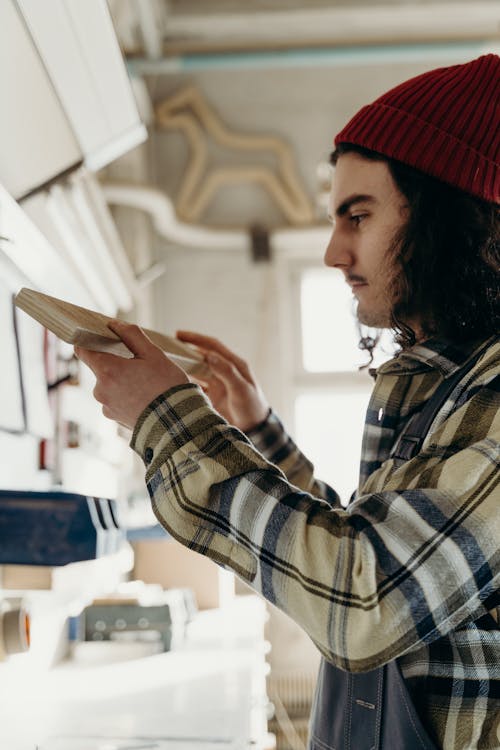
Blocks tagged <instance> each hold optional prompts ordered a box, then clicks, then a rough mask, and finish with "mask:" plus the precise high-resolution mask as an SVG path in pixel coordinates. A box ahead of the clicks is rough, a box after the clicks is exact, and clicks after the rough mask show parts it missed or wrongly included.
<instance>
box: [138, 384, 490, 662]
mask: <svg viewBox="0 0 500 750" xmlns="http://www.w3.org/2000/svg"><path fill="white" fill-rule="evenodd" d="M499 379H500V377H499V376H497V378H496V379H495V380H494V381H493V382H492V383H490V384H489V385H488V386H485V387H481V388H475V389H471V391H470V393H471V395H470V398H467V400H465V402H463V403H461V405H460V406H459V407H458V408H457V409H456V410H455V411H453V413H452V414H450V416H449V417H448V418H447V419H445V420H444V421H443V422H442V423H441V425H440V426H439V427H437V428H436V429H435V430H434V431H433V432H432V433H429V435H428V436H427V438H426V440H425V441H424V444H423V447H422V450H421V452H420V453H419V454H418V456H416V457H415V458H414V459H412V460H411V461H408V462H407V463H406V464H403V465H402V466H398V467H396V466H391V462H390V460H389V461H386V462H384V463H383V464H382V466H381V467H380V468H379V469H378V470H377V471H375V472H374V473H373V474H372V475H371V476H370V478H369V480H368V481H367V483H366V484H365V486H364V487H362V488H361V492H360V494H359V496H358V497H357V499H356V500H355V501H354V502H352V503H351V504H350V506H349V507H348V508H346V509H343V508H332V507H331V506H330V505H329V504H328V503H327V502H325V501H324V500H323V499H322V498H317V497H314V496H313V495H312V494H310V493H309V492H305V491H303V490H300V489H298V488H297V487H296V486H294V485H292V484H290V482H289V480H288V479H287V478H286V476H285V474H284V473H283V472H282V471H281V469H280V468H279V467H278V466H276V465H275V464H272V463H270V462H268V461H267V460H266V459H265V458H264V456H263V455H262V454H261V453H259V452H258V451H257V450H256V449H255V448H254V447H253V446H252V444H251V443H250V441H249V440H248V438H247V437H246V436H245V435H244V434H243V433H241V432H239V431H238V430H237V429H235V428H234V427H232V426H230V425H228V424H227V423H226V422H225V421H224V420H223V419H222V418H221V417H220V416H219V415H218V414H217V413H216V412H215V411H213V409H211V407H210V405H209V403H208V401H207V400H206V398H205V396H204V394H203V393H202V391H201V390H200V389H198V387H197V386H193V385H191V384H188V385H184V386H179V387H177V388H174V389H172V390H170V391H168V392H167V393H166V394H163V395H162V396H159V397H158V398H157V399H156V400H155V401H153V403H152V404H150V405H149V407H148V408H147V409H146V410H145V411H144V412H143V414H142V415H141V417H140V419H139V421H138V423H137V425H136V428H135V430H134V434H133V437H132V443H131V445H132V447H133V448H134V449H135V450H136V451H137V452H138V453H139V454H140V455H141V456H142V457H143V459H144V461H145V463H146V467H147V470H146V481H147V486H148V490H149V493H150V496H151V500H152V504H153V509H154V511H155V513H156V515H157V517H158V519H159V521H160V522H161V523H162V525H163V526H164V527H165V528H166V529H167V530H168V531H169V532H170V533H171V534H172V536H173V537H175V538H176V539H178V540H179V541H180V542H182V543H183V544H185V545H187V546H189V547H190V548H192V549H194V550H196V551H197V552H200V553H201V554H204V555H207V556H208V557H210V558H211V559H213V560H214V561H215V562H218V563H221V564H224V565H227V566H228V567H230V568H232V569H233V570H234V571H235V572H236V573H237V574H238V575H240V576H241V577H242V578H243V579H244V580H246V581H247V582H248V583H249V584H250V585H251V586H252V587H253V588H254V589H255V590H256V591H258V592H260V593H261V594H262V595H263V596H265V597H266V598H267V599H268V600H269V601H271V602H272V603H273V604H275V605H277V606H278V607H279V608H281V609H282V610H283V611H284V612H286V613H287V614H288V615H289V616H290V617H292V619H294V620H295V621H296V622H297V623H298V624H299V625H301V626H302V628H303V629H304V630H305V631H306V632H307V633H308V634H309V636H310V637H311V638H312V639H313V641H314V642H315V643H316V644H317V646H318V648H319V649H320V650H321V652H322V653H323V655H324V656H325V657H326V658H327V659H328V660H329V661H331V662H332V663H334V664H335V665H336V666H339V667H340V668H343V669H346V670H349V671H366V670H369V669H374V668H375V667H377V666H380V665H381V664H384V663H386V662H388V661H390V660H392V659H394V658H396V657H398V656H400V655H402V654H403V653H405V652H407V651H408V650H411V649H412V648H415V647H416V646H420V645H421V644H422V643H430V642H432V641H434V640H435V639H437V638H439V637H441V636H442V635H444V634H446V633H447V632H449V631H451V630H454V629H456V628H457V627H459V626H460V625H462V624H464V623H466V622H468V621H470V620H472V619H477V618H478V617H480V616H481V615H482V614H484V612H485V611H486V608H487V603H488V601H489V600H490V598H491V596H492V595H493V594H494V592H495V591H497V590H498V585H499V580H500V573H499V570H500V553H499V550H498V539H499V538H500V506H499V500H500V493H499V472H498V463H499V438H500V434H499V433H500V426H499V408H498V407H499V390H500V385H499Z"/></svg>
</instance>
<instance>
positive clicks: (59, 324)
mask: <svg viewBox="0 0 500 750" xmlns="http://www.w3.org/2000/svg"><path fill="white" fill-rule="evenodd" d="M15 304H16V305H17V307H19V308H20V309H21V310H24V312H26V313H28V315H31V317H32V318H35V320H37V321H38V322H39V323H41V324H42V325H43V326H45V327H46V328H48V329H49V331H52V332H53V333H55V334H56V336H58V337H59V338H60V339H62V340H63V341H66V342H67V343H68V344H74V345H78V346H82V347H84V348H85V349H91V350H92V351H95V352H110V353H111V354H117V355H119V356H121V357H128V358H130V357H132V356H133V354H132V353H131V352H130V350H129V349H127V347H126V346H125V344H124V343H123V342H122V341H121V340H120V338H119V337H118V336H117V335H116V334H114V333H113V331H111V330H110V329H109V328H108V322H109V321H110V320H112V318H110V317H108V316H107V315H103V314H102V313H99V312H95V311H94V310H88V309H87V308H85V307H79V306H78V305H73V304H71V303H70V302H66V301H64V300H61V299H58V298H57V297H50V296H49V295H48V294H42V293H41V292H37V291H35V290H34V289H27V288H26V287H23V288H22V289H21V290H20V291H19V292H18V293H17V295H16V297H15ZM143 330H144V333H146V334H147V336H149V338H150V339H151V341H153V343H154V344H156V345H157V346H159V347H160V349H162V350H163V351H164V352H165V353H166V354H168V356H169V357H170V358H171V359H172V360H173V361H174V362H175V363H176V364H178V365H179V366H180V367H182V369H183V370H184V371H185V372H187V373H188V374H190V375H193V376H194V377H196V378H200V379H203V378H206V377H207V376H208V373H209V369H208V365H207V364H206V362H205V361H204V359H203V355H202V354H200V353H199V352H198V350H197V349H195V348H194V347H192V346H190V345H189V344H184V343H183V342H182V341H178V340H177V339H176V338H174V337H173V336H167V335H165V334H163V333H158V332H157V331H151V330H149V329H146V328H145V329H143Z"/></svg>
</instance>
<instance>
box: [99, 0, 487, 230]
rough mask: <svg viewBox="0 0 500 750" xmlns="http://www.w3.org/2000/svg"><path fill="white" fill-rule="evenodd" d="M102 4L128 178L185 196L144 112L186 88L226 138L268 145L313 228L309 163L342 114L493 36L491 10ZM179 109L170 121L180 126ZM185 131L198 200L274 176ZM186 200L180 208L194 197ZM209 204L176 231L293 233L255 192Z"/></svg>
mask: <svg viewBox="0 0 500 750" xmlns="http://www.w3.org/2000/svg"><path fill="white" fill-rule="evenodd" d="M109 6H110V10H111V13H112V17H113V21H114V24H115V29H116V31H117V35H118V38H119V41H120V45H121V47H122V51H123V53H124V55H125V56H126V58H127V63H128V66H129V71H130V73H131V75H132V76H133V77H135V78H136V83H137V82H139V84H140V85H139V86H136V90H137V91H138V92H139V93H141V92H142V93H141V100H142V105H141V106H142V109H143V117H144V118H145V119H146V120H149V128H150V139H149V142H148V146H147V150H148V151H147V157H146V160H145V173H143V174H141V175H136V179H140V180H142V181H144V180H147V181H148V182H149V183H151V184H153V185H156V186H158V187H160V188H161V190H163V191H164V192H165V193H166V194H167V195H168V196H169V197H170V199H171V200H172V201H173V202H174V203H175V202H178V201H179V197H180V196H181V197H182V192H183V190H184V192H185V193H186V195H187V194H188V193H189V191H187V192H186V190H185V188H186V185H185V184H184V183H185V180H186V171H189V170H190V168H191V167H192V159H193V143H192V142H190V141H189V138H186V130H185V129H183V128H181V127H179V128H177V129H176V128H175V127H174V126H173V125H172V123H169V127H168V128H162V127H159V124H158V120H156V121H155V119H154V116H153V115H152V109H153V108H154V107H158V106H159V105H160V104H161V103H162V102H164V101H165V100H167V99H169V98H170V97H172V96H173V95H174V94H177V93H178V92H180V91H183V90H184V89H186V87H191V88H193V87H194V88H196V89H197V91H198V95H197V96H198V97H199V98H200V100H202V101H203V102H205V103H206V106H207V107H208V108H209V110H210V111H211V112H213V115H214V117H215V118H217V119H218V120H219V122H220V123H222V124H223V125H224V126H225V127H226V128H227V129H228V130H229V131H231V132H232V133H234V134H239V135H242V134H244V135H249V136H272V137H274V138H278V139H280V140H281V141H282V142H283V143H284V144H286V147H287V148H289V149H291V153H292V157H293V164H294V170H295V172H296V174H297V176H298V179H299V181H300V185H301V188H302V189H303V191H304V192H305V193H306V194H307V196H308V198H309V200H310V203H311V206H312V207H313V212H314V217H313V221H314V222H317V221H318V219H320V218H321V217H320V214H319V208H318V202H319V201H320V197H319V196H320V194H321V190H322V185H321V182H322V179H323V178H322V176H321V175H318V165H319V164H320V163H322V162H324V161H325V160H327V158H328V154H329V151H330V148H331V144H332V139H333V136H334V134H335V133H336V132H337V131H338V130H339V129H340V128H341V127H342V126H343V125H344V124H345V122H346V121H347V119H348V118H349V117H351V116H352V115H353V114H354V113H355V112H356V111H357V110H358V109H359V108H360V107H361V106H363V104H366V103H367V102H369V101H372V100H373V99H374V98H376V97H377V96H378V95H379V94H381V93H382V92H384V91H385V90H387V89H389V88H391V87H392V86H394V85H396V84H397V83H399V82H401V81H402V80H405V79H406V78H409V77H411V76H413V75H417V74H419V73H420V72H424V71H425V70H429V69H432V68H434V67H438V66H440V65H449V64H455V63H459V62H463V61H465V60H467V59H472V58H473V57H476V56H478V55H479V54H482V53H483V52H485V51H489V50H498V48H499V38H500V6H499V4H498V2H497V1H496V0H493V1H490V0H478V1H477V2H470V0H458V1H457V0H450V1H449V2H447V1H446V0H445V1H444V2H443V1H441V2H439V3H437V2H432V1H431V0H418V1H416V2H415V1H413V2H406V1H405V0H385V2H384V3H383V4H381V3H380V2H376V1H375V0H355V1H353V2H348V1H347V0H312V1H310V2H307V3H306V2H298V1H297V0H253V2H248V1H246V2H245V1H238V0H210V1H207V0H170V2H168V3H167V2H163V1H162V0H109ZM188 110H189V108H188ZM188 110H186V111H183V112H182V113H181V112H179V113H178V114H182V115H186V113H187V114H188V115H189V116H190V117H191V115H192V110H189V111H188ZM177 122H180V121H179V120H177ZM174 124H175V123H174ZM184 124H185V123H184ZM191 124H192V126H193V127H194V126H196V128H197V129H198V136H200V133H202V136H203V137H202V138H201V136H200V137H198V142H199V141H200V140H201V139H202V140H203V142H204V143H203V151H204V162H203V164H204V168H203V170H202V171H201V172H200V174H199V175H198V185H197V189H198V193H199V192H200V191H202V187H203V186H206V185H207V183H208V182H209V181H210V180H214V181H216V179H217V175H215V176H214V174H213V172H216V173H218V172H219V171H220V170H225V173H226V172H227V171H229V172H231V170H233V169H239V170H240V171H242V173H244V174H247V173H248V169H249V168H250V167H251V166H252V165H254V166H255V165H256V164H257V165H258V167H259V169H261V170H264V171H265V170H267V173H269V174H273V175H275V176H276V175H278V176H279V171H280V162H279V159H278V157H277V155H276V153H275V152H273V151H272V150H271V152H269V151H267V152H266V150H265V149H264V150H263V151H262V152H261V153H258V154H256V153H255V151H252V150H251V149H250V148H247V147H246V146H245V148H244V149H243V150H242V149H240V150H239V151H238V149H236V150H235V149H231V148H227V147H225V145H224V143H221V142H218V141H217V138H214V137H213V133H212V134H211V133H210V132H209V129H208V130H207V128H206V127H205V125H204V124H203V123H200V121H199V118H198V117H197V116H196V115H195V116H194V119H193V118H192V122H191ZM186 127H187V126H186ZM226 145H227V144H226ZM200 149H201V146H200ZM130 163H131V164H132V162H130ZM143 166H144V165H143ZM131 169H132V170H133V167H132V166H131ZM121 170H122V171H121V174H124V167H123V166H122V167H121ZM125 172H126V169H125ZM269 174H268V175H267V176H269ZM226 176H227V175H226ZM261 176H262V175H261ZM130 177H131V178H133V177H134V175H130ZM264 177H266V175H264ZM266 179H267V178H266ZM264 182H265V180H264ZM190 195H191V194H190ZM192 196H194V197H190V198H189V200H188V201H187V204H190V203H191V204H193V203H195V202H196V198H198V197H199V194H195V193H192ZM205 197H206V196H205ZM271 197H272V196H271ZM209 198H210V199H209V200H208V202H206V205H205V208H204V210H203V211H202V212H201V213H199V214H198V216H197V217H196V218H194V219H193V218H191V219H189V220H190V221H194V222H197V223H199V224H203V225H217V226H237V227H242V226H245V227H246V226H248V225H250V224H254V223H261V224H264V225H265V226H267V227H276V226H278V225H287V224H291V223H293V222H291V221H290V218H289V216H287V215H286V212H284V210H283V205H281V204H280V203H279V201H277V200H274V199H272V200H270V199H269V198H270V192H269V190H268V189H267V188H266V186H265V185H264V188H263V182H262V181H261V182H259V181H258V180H257V181H251V180H250V181H249V180H246V181H245V180H242V181H241V182H235V181H234V180H233V177H231V179H230V180H229V181H226V182H224V181H222V183H221V184H220V185H219V187H218V189H217V190H214V191H213V192H212V193H211V194H210V196H209Z"/></svg>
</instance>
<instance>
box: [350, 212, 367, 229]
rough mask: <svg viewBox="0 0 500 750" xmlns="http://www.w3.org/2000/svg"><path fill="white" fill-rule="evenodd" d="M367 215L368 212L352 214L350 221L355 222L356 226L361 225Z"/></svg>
mask: <svg viewBox="0 0 500 750" xmlns="http://www.w3.org/2000/svg"><path fill="white" fill-rule="evenodd" d="M365 217H366V214H352V215H351V216H349V221H350V222H351V224H354V225H355V226H356V227H359V225H360V224H361V222H362V221H363V219H364V218H365Z"/></svg>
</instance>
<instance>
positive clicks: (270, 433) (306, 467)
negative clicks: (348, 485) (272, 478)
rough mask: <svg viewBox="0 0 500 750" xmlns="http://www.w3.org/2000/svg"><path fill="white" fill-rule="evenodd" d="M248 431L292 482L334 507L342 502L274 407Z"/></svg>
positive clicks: (266, 455)
mask: <svg viewBox="0 0 500 750" xmlns="http://www.w3.org/2000/svg"><path fill="white" fill-rule="evenodd" d="M245 434H246V435H247V437H248V438H249V439H250V441H251V442H252V444H253V445H254V446H255V447H256V448H257V450H258V451H259V452H260V453H262V455H263V456H265V458H267V460H268V461H269V462H270V463H272V464H275V465H276V466H278V467H279V468H280V469H281V471H282V472H283V474H284V475H285V476H286V478H287V479H288V481H289V482H290V484H293V485H294V486H295V487H298V488H299V489H301V490H305V492H309V493H310V494H311V495H314V497H317V498H322V499H323V500H326V502H327V503H328V504H329V505H331V506H332V507H337V508H339V507H340V506H341V503H340V497H339V495H338V494H337V492H336V491H335V490H334V489H333V488H332V487H330V486H329V485H328V484H327V483H326V482H322V481H321V480H320V479H316V478H315V476H314V466H313V464H312V463H311V461H309V459H308V458H307V457H306V456H305V455H304V454H303V453H302V452H301V451H300V450H299V448H298V447H297V445H296V444H295V442H294V441H293V440H292V438H291V437H290V435H288V433H287V432H286V430H285V427H284V426H283V423H282V422H281V420H280V419H279V417H278V416H277V414H276V413H275V412H274V411H272V410H270V411H269V414H268V415H267V417H266V419H265V420H264V421H263V422H261V423H260V424H258V425H257V426H256V427H254V428H253V429H252V430H248V431H247V432H246V433H245Z"/></svg>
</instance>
